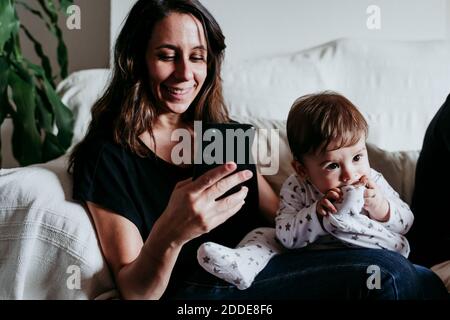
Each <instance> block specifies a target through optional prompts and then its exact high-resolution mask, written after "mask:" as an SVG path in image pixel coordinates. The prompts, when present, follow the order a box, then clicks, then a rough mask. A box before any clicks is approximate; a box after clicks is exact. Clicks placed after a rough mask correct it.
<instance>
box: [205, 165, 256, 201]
mask: <svg viewBox="0 0 450 320" xmlns="http://www.w3.org/2000/svg"><path fill="white" fill-rule="evenodd" d="M252 176H253V173H252V172H251V171H250V170H244V171H239V172H236V173H233V174H232V175H230V176H228V177H226V178H222V179H221V180H219V181H217V182H216V183H215V184H213V185H212V186H211V187H209V188H208V189H207V190H206V194H207V196H208V198H209V199H211V200H216V199H217V198H219V197H220V196H222V195H223V194H224V193H226V192H227V191H228V190H230V189H231V188H233V187H235V186H237V185H239V184H241V183H243V182H245V181H247V180H248V179H250V178H251V177H252Z"/></svg>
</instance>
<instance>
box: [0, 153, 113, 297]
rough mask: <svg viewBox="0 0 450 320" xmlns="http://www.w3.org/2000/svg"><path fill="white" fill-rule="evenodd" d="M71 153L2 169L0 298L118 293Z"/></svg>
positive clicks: (0, 180)
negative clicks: (80, 196) (79, 192)
mask: <svg viewBox="0 0 450 320" xmlns="http://www.w3.org/2000/svg"><path fill="white" fill-rule="evenodd" d="M66 167H67V156H63V157H61V158H59V159H57V160H55V161H52V162H49V163H47V164H44V165H38V166H32V167H26V168H17V169H9V170H0V299H104V298H111V297H117V294H116V291H115V290H114V288H115V286H114V282H113V278H112V276H111V274H110V271H109V269H108V267H107V264H106V262H105V260H104V258H103V256H102V253H101V249H100V247H99V243H98V241H97V238H96V233H95V228H94V226H93V224H92V222H91V220H90V217H89V215H88V213H87V212H86V210H85V209H84V208H83V207H82V206H81V205H79V204H77V203H75V202H72V182H71V177H70V175H69V174H68V173H67V172H66Z"/></svg>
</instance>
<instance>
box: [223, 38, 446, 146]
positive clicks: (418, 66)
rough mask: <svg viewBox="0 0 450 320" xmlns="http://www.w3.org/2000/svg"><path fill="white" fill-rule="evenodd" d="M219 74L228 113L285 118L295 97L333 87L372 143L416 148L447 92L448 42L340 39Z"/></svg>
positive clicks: (237, 66) (233, 66)
mask: <svg viewBox="0 0 450 320" xmlns="http://www.w3.org/2000/svg"><path fill="white" fill-rule="evenodd" d="M223 79H224V91H225V98H226V101H227V103H228V105H229V108H230V110H231V113H232V114H235V115H244V116H248V117H255V116H256V117H263V118H268V119H286V117H287V114H288V112H289V109H290V107H291V105H292V103H293V102H294V101H295V99H296V98H298V97H299V96H301V95H304V94H308V93H312V92H317V91H322V90H334V91H337V92H339V93H341V94H343V95H345V96H346V97H348V98H349V99H350V100H351V101H352V102H353V103H354V104H355V105H356V106H357V107H358V108H359V109H360V110H361V111H362V113H363V114H364V116H365V117H366V119H367V120H368V123H369V127H370V128H369V141H370V142H371V143H374V144H375V145H377V146H379V147H381V148H383V149H385V150H390V151H398V150H419V149H420V148H421V146H422V141H423V137H424V134H425V130H426V128H427V126H428V124H429V122H430V120H431V119H432V117H433V116H434V114H435V113H436V111H437V110H438V108H439V107H440V106H441V105H442V103H443V102H444V101H445V98H446V97H447V95H448V94H449V93H450V42H445V41H423V42H406V41H386V40H383V41H381V40H370V41H367V40H364V41H363V40H354V39H352V40H349V39H341V40H336V41H333V42H330V43H326V44H323V45H321V46H318V47H316V48H312V49H309V50H305V51H301V52H297V53H293V54H290V55H284V56H277V57H273V58H268V59H256V60H249V61H245V62H240V63H235V64H233V65H228V66H226V67H225V68H224V72H223Z"/></svg>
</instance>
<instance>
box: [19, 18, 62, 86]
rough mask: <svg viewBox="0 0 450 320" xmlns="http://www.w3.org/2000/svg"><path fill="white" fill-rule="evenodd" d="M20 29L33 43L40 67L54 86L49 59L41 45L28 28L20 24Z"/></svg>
mask: <svg viewBox="0 0 450 320" xmlns="http://www.w3.org/2000/svg"><path fill="white" fill-rule="evenodd" d="M21 28H22V30H23V31H24V32H25V35H26V36H27V37H28V39H30V41H31V42H32V43H33V45H34V50H35V51H36V54H37V55H38V57H39V58H40V59H41V63H42V68H43V69H44V72H45V76H46V77H47V79H49V81H50V82H51V84H52V86H53V87H55V83H54V82H53V75H52V66H51V64H50V59H49V58H48V57H47V56H46V55H45V53H44V50H43V49H42V45H41V44H40V43H39V42H38V41H37V40H36V39H35V38H34V37H33V35H32V34H31V33H30V32H29V31H28V29H27V28H26V27H25V26H23V25H22V26H21Z"/></svg>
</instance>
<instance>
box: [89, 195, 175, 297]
mask: <svg viewBox="0 0 450 320" xmlns="http://www.w3.org/2000/svg"><path fill="white" fill-rule="evenodd" d="M88 207H89V211H90V212H91V215H92V217H93V219H94V223H95V227H96V230H97V234H98V237H99V240H100V244H101V247H102V251H103V254H104V256H105V258H106V260H107V261H108V264H109V266H110V267H111V269H112V272H113V274H114V278H115V280H116V283H117V286H118V288H119V291H120V294H121V296H122V298H123V299H159V298H160V297H161V296H162V294H163V293H164V291H165V290H166V288H167V284H168V282H169V279H170V275H171V273H172V270H173V267H174V265H175V262H176V260H177V257H178V254H179V252H180V250H181V246H180V245H176V244H175V243H173V242H171V241H170V238H169V237H168V235H164V234H163V233H162V232H161V230H160V228H159V227H158V222H157V223H156V224H155V226H154V228H153V229H152V231H151V233H150V235H149V237H148V238H147V241H146V242H145V244H144V243H143V241H142V237H141V235H140V233H139V231H138V229H137V227H136V226H135V225H134V224H133V223H132V222H131V221H129V220H128V219H126V218H124V217H122V216H120V215H118V214H115V213H113V212H111V211H108V210H105V209H103V208H101V207H98V206H96V205H95V204H93V203H89V202H88Z"/></svg>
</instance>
